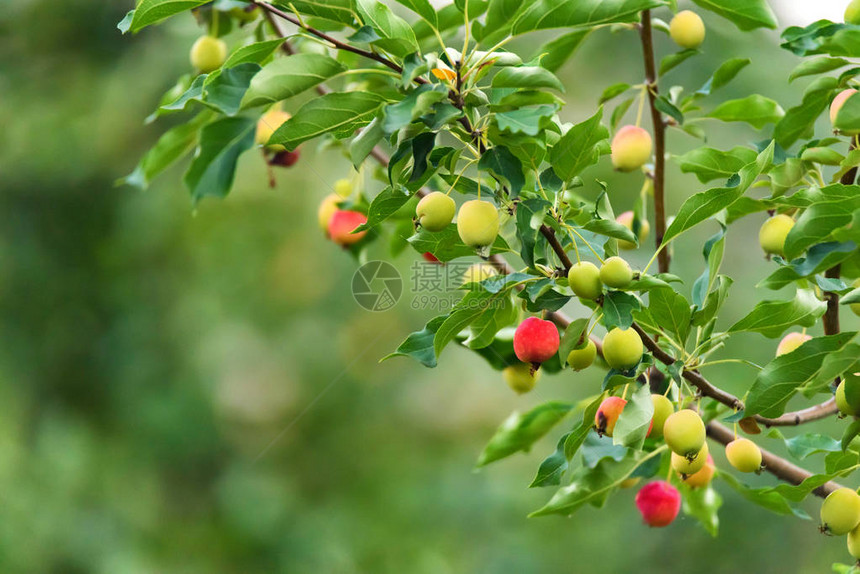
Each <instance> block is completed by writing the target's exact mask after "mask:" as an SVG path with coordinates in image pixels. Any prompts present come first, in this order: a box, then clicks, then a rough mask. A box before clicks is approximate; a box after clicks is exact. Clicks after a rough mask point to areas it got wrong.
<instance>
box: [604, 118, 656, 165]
mask: <svg viewBox="0 0 860 574" xmlns="http://www.w3.org/2000/svg"><path fill="white" fill-rule="evenodd" d="M611 147H612V165H613V166H615V169H617V170H619V171H633V170H634V169H639V168H640V167H642V166H643V165H645V163H646V162H647V161H648V160H649V159H651V134H649V133H648V132H647V131H645V130H644V129H642V128H640V127H637V126H624V127H623V128H621V129H620V130H618V131H617V132H616V133H615V137H613V138H612V144H611Z"/></svg>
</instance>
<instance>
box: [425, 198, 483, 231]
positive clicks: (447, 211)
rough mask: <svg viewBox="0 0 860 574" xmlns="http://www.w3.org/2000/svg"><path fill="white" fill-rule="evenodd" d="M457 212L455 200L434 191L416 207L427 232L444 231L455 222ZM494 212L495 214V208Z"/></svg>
mask: <svg viewBox="0 0 860 574" xmlns="http://www.w3.org/2000/svg"><path fill="white" fill-rule="evenodd" d="M487 205H490V204H487ZM456 211H457V204H456V203H454V200H453V199H451V198H450V197H448V196H447V195H445V194H444V193H442V192H441V191H434V192H433V193H428V194H427V195H425V196H424V197H422V198H421V201H419V202H418V205H417V206H415V217H416V218H417V219H418V223H419V224H420V225H421V227H423V228H424V229H426V230H427V231H434V232H435V231H442V230H443V229H445V228H446V227H448V225H450V224H451V222H452V221H453V220H454V213H456ZM493 211H494V212H495V207H494V208H493ZM461 213H462V212H461Z"/></svg>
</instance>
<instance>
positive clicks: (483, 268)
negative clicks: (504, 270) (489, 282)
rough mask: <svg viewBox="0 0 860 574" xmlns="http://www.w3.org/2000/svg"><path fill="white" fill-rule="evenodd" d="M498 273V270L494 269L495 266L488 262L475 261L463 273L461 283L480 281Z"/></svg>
mask: <svg viewBox="0 0 860 574" xmlns="http://www.w3.org/2000/svg"><path fill="white" fill-rule="evenodd" d="M498 274H499V272H498V271H496V268H495V267H493V266H492V265H490V264H489V263H475V264H474V265H469V268H468V269H466V272H465V273H463V284H464V285H465V284H466V283H480V282H481V281H483V280H485V279H489V278H490V277H495V276H496V275H498Z"/></svg>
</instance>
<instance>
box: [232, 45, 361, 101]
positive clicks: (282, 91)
mask: <svg viewBox="0 0 860 574" xmlns="http://www.w3.org/2000/svg"><path fill="white" fill-rule="evenodd" d="M345 70H346V67H345V66H344V65H343V64H341V63H340V62H338V61H337V60H335V59H333V58H330V57H329V56H325V55H323V54H295V55H293V56H289V57H286V58H276V59H275V60H272V61H271V62H270V63H269V64H267V65H266V66H265V67H264V68H263V69H262V70H261V71H260V72H259V73H258V74H257V75H256V76H254V78H253V79H252V80H251V85H250V86H249V87H248V91H247V92H246V93H245V96H244V98H242V108H243V109H248V108H252V107H255V106H262V105H266V104H271V103H274V102H279V101H281V100H285V99H287V98H291V97H293V96H295V95H297V94H300V93H302V92H304V91H305V90H308V89H310V88H313V87H314V86H316V85H318V84H321V83H322V82H324V81H326V80H328V79H329V78H331V77H332V76H335V75H337V74H340V73H341V72H343V71H345ZM329 95H331V94H329Z"/></svg>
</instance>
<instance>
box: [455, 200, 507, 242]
mask: <svg viewBox="0 0 860 574" xmlns="http://www.w3.org/2000/svg"><path fill="white" fill-rule="evenodd" d="M457 233H459V234H460V239H462V240H463V243H465V244H466V245H468V246H469V247H475V248H478V249H480V248H483V247H487V246H489V245H492V244H493V242H494V241H495V240H496V236H497V235H498V234H499V212H498V210H496V206H495V205H493V204H492V203H490V202H488V201H481V200H479V199H473V200H471V201H467V202H466V203H464V204H463V205H461V206H460V212H459V214H458V215H457Z"/></svg>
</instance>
